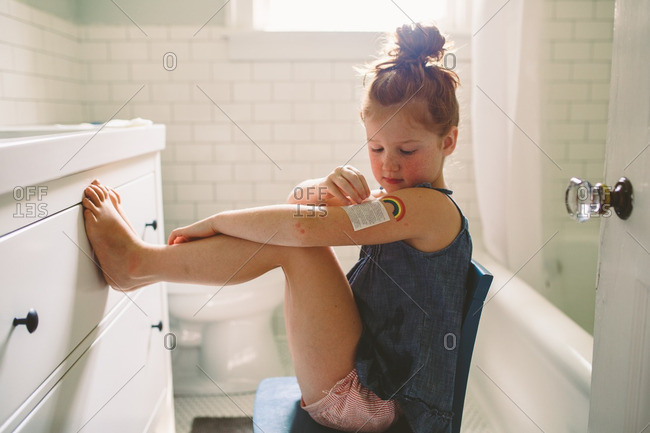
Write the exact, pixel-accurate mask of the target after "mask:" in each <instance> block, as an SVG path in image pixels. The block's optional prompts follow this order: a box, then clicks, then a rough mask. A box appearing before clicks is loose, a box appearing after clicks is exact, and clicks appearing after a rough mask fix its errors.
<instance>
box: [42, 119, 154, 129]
mask: <svg viewBox="0 0 650 433" xmlns="http://www.w3.org/2000/svg"><path fill="white" fill-rule="evenodd" d="M150 125H153V121H152V120H149V119H143V118H141V117H136V118H135V119H131V120H125V119H111V120H109V121H108V122H107V123H106V124H105V125H104V128H131V127H134V126H150ZM100 126H101V124H96V123H78V124H72V125H62V124H56V125H54V127H55V128H57V129H65V130H66V131H86V130H90V129H97V128H99V127H100Z"/></svg>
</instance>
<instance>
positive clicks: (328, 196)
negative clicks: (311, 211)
mask: <svg viewBox="0 0 650 433" xmlns="http://www.w3.org/2000/svg"><path fill="white" fill-rule="evenodd" d="M369 195H370V188H369V187H368V182H366V179H365V177H364V176H363V174H361V172H360V171H359V170H357V169H356V168H354V167H352V166H351V165H345V166H341V167H336V168H335V169H334V170H333V171H332V172H331V173H330V174H329V175H327V176H326V177H322V178H319V179H309V180H306V181H304V182H301V183H300V184H298V185H297V186H296V187H294V189H293V190H292V191H291V194H289V197H288V198H287V203H290V204H311V205H327V206H345V205H350V204H355V203H361V202H362V201H363V200H365V199H366V198H368V196H369Z"/></svg>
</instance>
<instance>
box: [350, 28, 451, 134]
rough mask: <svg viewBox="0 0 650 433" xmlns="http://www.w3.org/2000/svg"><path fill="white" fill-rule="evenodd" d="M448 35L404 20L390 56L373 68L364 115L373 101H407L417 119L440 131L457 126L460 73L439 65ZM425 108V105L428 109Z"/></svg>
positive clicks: (383, 103) (389, 48)
mask: <svg viewBox="0 0 650 433" xmlns="http://www.w3.org/2000/svg"><path fill="white" fill-rule="evenodd" d="M445 42H446V41H445V38H444V36H442V35H441V34H440V31H439V30H438V28H437V27H435V26H423V25H420V24H413V25H408V24H405V25H403V26H401V27H398V28H397V30H396V31H395V34H394V40H393V41H391V42H389V45H388V46H387V49H386V54H385V56H384V57H383V58H380V59H379V60H377V62H375V63H374V64H371V65H369V66H368V70H367V72H366V75H365V77H364V85H365V84H366V83H365V81H366V79H367V78H370V83H369V85H368V86H367V87H366V95H365V97H364V100H363V103H362V107H361V118H362V119H365V118H366V117H367V116H369V115H372V105H373V104H375V103H377V104H379V105H381V106H383V107H388V106H394V105H398V106H399V107H401V106H402V105H406V106H405V107H404V109H409V110H410V111H411V112H412V115H413V117H414V120H416V121H418V122H419V123H421V124H423V125H424V126H425V127H426V128H427V129H429V130H431V131H433V132H435V133H437V134H438V135H441V136H444V135H446V134H447V133H448V132H449V130H450V129H451V127H452V126H458V119H459V114H458V100H457V99H456V88H457V87H458V85H459V83H460V82H459V79H458V75H456V73H455V72H453V71H451V70H449V69H445V68H443V67H441V66H440V61H441V60H442V59H443V57H444V54H445V51H447V50H446V49H445V48H444V46H445ZM423 108H425V109H423Z"/></svg>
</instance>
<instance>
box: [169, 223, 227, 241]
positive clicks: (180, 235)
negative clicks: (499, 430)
mask: <svg viewBox="0 0 650 433" xmlns="http://www.w3.org/2000/svg"><path fill="white" fill-rule="evenodd" d="M216 234H219V233H218V232H217V231H215V230H214V227H213V226H212V224H211V223H210V220H209V219H204V220H201V221H197V222H195V223H194V224H191V225H189V226H185V227H179V228H177V229H174V230H172V232H171V233H170V234H169V239H168V240H167V244H168V245H174V244H182V243H185V242H192V241H195V240H197V239H202V238H207V237H210V236H214V235H216Z"/></svg>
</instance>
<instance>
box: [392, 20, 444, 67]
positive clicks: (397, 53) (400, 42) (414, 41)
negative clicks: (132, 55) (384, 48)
mask: <svg viewBox="0 0 650 433" xmlns="http://www.w3.org/2000/svg"><path fill="white" fill-rule="evenodd" d="M444 46H445V38H444V36H442V35H441V34H440V31H439V30H438V28H437V27H435V26H424V25H421V24H404V25H403V26H401V27H398V28H397V30H395V47H394V48H393V49H392V50H391V51H389V52H388V54H389V55H390V56H393V57H394V58H395V63H396V64H398V63H420V64H423V65H426V64H427V63H428V62H430V61H436V62H437V61H440V60H441V59H442V57H443V55H444V54H445V49H444V48H443V47H444Z"/></svg>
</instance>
